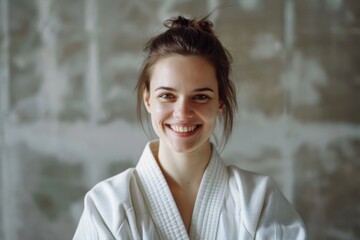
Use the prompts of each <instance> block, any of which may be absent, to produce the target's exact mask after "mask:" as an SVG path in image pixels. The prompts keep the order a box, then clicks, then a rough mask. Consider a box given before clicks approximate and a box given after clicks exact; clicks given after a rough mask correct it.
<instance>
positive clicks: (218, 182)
mask: <svg viewBox="0 0 360 240" xmlns="http://www.w3.org/2000/svg"><path fill="white" fill-rule="evenodd" d="M154 147H156V142H149V143H148V144H147V146H146V147H145V150H144V152H143V154H142V156H141V158H140V161H139V163H138V165H137V166H136V170H137V173H138V176H139V180H140V182H141V186H142V188H143V189H142V191H143V194H144V196H145V199H147V204H148V207H149V211H150V214H151V216H152V218H153V220H154V222H155V225H156V228H157V229H158V233H159V236H160V237H161V238H162V239H184V240H185V239H186V240H188V239H192V240H194V239H215V237H216V231H217V227H216V226H217V225H218V220H219V215H220V210H221V205H222V204H221V203H222V201H223V198H224V195H225V191H226V187H225V186H226V182H227V178H228V175H227V171H226V166H225V164H224V163H223V162H222V160H221V159H220V158H219V155H218V153H217V152H216V150H215V149H214V148H213V151H212V155H211V158H210V161H209V163H208V166H207V168H206V170H205V172H204V175H203V177H202V180H201V183H200V186H199V190H198V193H197V196H196V200H195V205H194V209H193V212H192V217H191V223H190V229H189V233H188V232H187V230H186V227H185V225H184V222H183V220H182V217H181V214H180V212H179V210H178V208H177V205H176V202H175V199H174V197H173V195H172V193H171V190H170V188H169V186H168V184H167V182H166V180H165V177H164V175H163V174H162V172H161V169H160V167H159V165H158V163H157V161H156V160H155V158H154V155H153V154H152V151H151V148H154Z"/></svg>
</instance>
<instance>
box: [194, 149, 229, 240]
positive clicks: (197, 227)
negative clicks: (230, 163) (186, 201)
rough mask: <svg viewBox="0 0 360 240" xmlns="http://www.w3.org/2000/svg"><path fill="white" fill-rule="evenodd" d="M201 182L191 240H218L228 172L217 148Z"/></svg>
mask: <svg viewBox="0 0 360 240" xmlns="http://www.w3.org/2000/svg"><path fill="white" fill-rule="evenodd" d="M212 149H213V151H212V156H211V159H210V162H209V164H208V166H207V168H206V171H205V173H204V176H203V178H202V180H201V184H200V188H199V192H198V194H197V197H196V202H195V207H194V210H193V215H192V219H191V227H190V234H189V235H190V239H192V240H195V239H206V240H211V239H215V238H216V233H217V227H218V222H219V219H220V211H221V208H222V203H223V201H224V197H225V192H226V186H227V180H228V172H227V169H226V166H225V164H224V162H223V161H222V160H221V158H220V156H219V154H218V152H217V151H216V150H215V147H214V146H212Z"/></svg>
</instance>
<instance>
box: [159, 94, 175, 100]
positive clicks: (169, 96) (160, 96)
mask: <svg viewBox="0 0 360 240" xmlns="http://www.w3.org/2000/svg"><path fill="white" fill-rule="evenodd" d="M159 98H160V99H162V100H170V99H173V98H174V95H173V94H171V93H161V94H160V95H159Z"/></svg>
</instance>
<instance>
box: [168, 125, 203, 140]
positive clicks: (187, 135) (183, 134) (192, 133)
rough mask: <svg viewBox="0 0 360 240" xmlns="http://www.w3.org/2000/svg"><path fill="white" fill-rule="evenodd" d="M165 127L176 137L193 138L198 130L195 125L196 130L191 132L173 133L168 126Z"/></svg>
mask: <svg viewBox="0 0 360 240" xmlns="http://www.w3.org/2000/svg"><path fill="white" fill-rule="evenodd" d="M167 127H168V128H169V129H170V130H171V131H172V132H173V133H174V134H175V135H176V136H178V137H190V136H193V135H195V133H196V132H197V131H198V130H199V129H200V126H199V125H197V126H196V128H195V129H194V130H193V131H191V132H175V131H174V130H173V129H172V128H171V127H170V126H167Z"/></svg>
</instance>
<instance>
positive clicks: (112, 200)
mask: <svg viewBox="0 0 360 240" xmlns="http://www.w3.org/2000/svg"><path fill="white" fill-rule="evenodd" d="M134 188H138V183H137V181H136V173H135V168H129V169H127V170H126V171H124V172H121V173H119V174H117V175H115V176H113V177H110V178H108V179H105V180H103V181H101V182H99V183H97V184H96V185H95V186H94V187H93V188H92V189H90V190H89V191H88V192H87V193H86V195H85V200H84V201H85V204H86V202H89V201H91V202H92V205H95V206H96V207H97V208H111V209H114V207H117V208H118V207H121V206H122V207H123V208H125V209H127V208H130V207H131V192H132V189H134ZM114 205H116V206H114Z"/></svg>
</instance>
